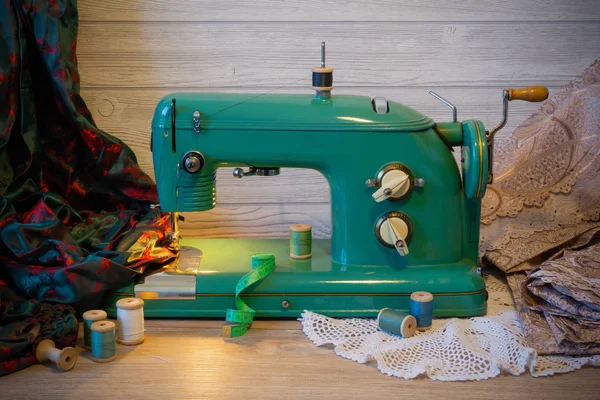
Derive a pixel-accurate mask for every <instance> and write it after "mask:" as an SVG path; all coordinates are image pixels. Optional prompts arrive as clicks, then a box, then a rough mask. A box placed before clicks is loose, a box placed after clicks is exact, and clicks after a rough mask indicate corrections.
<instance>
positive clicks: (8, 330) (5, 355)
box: [0, 301, 79, 376]
mask: <svg viewBox="0 0 600 400" xmlns="http://www.w3.org/2000/svg"><path fill="white" fill-rule="evenodd" d="M78 331H79V326H78V325H77V318H75V310H74V309H73V307H71V306H67V305H63V304H54V305H52V304H48V303H42V302H38V301H27V302H21V303H13V302H10V301H3V302H1V303H0V376H2V375H6V374H10V373H11V372H15V371H18V370H20V369H23V368H25V367H28V366H30V365H31V364H33V363H34V362H35V349H36V347H37V345H38V343H39V342H41V341H42V340H44V339H50V340H52V341H53V342H54V344H55V345H56V347H58V348H61V349H62V348H63V347H65V346H72V345H73V344H74V343H75V340H77V333H78Z"/></svg>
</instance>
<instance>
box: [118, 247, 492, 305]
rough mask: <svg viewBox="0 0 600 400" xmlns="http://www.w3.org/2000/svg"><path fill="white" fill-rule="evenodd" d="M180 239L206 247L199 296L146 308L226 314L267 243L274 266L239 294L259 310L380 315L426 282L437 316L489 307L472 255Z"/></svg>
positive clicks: (150, 302) (404, 302) (154, 302)
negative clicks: (437, 257)
mask: <svg viewBox="0 0 600 400" xmlns="http://www.w3.org/2000/svg"><path fill="white" fill-rule="evenodd" d="M181 244H182V245H183V246H192V247H197V248H201V249H202V251H203V256H202V261H201V262H200V268H199V270H198V274H197V280H196V293H197V296H196V300H145V305H144V312H145V314H146V316H150V317H153V316H154V317H168V316H170V317H224V316H225V310H226V309H227V308H231V307H233V306H234V305H235V301H234V299H235V285H236V283H237V281H238V280H239V279H240V278H241V277H242V276H243V275H244V274H246V273H247V272H248V271H250V259H251V256H252V254H255V253H260V252H264V251H266V250H267V249H268V251H269V252H271V253H273V254H275V261H276V269H275V272H274V273H272V274H271V275H270V276H268V277H267V278H266V279H264V280H263V281H262V282H260V283H259V284H258V285H255V286H253V287H251V288H250V289H249V290H248V291H247V293H249V294H247V295H246V294H244V295H242V298H243V299H244V301H245V302H246V303H247V304H248V305H249V306H250V307H252V308H253V309H255V310H256V316H258V317H293V316H299V315H300V313H302V312H303V311H304V310H311V311H315V312H320V313H324V314H326V315H331V316H343V315H348V316H350V315H351V316H375V315H377V312H378V311H379V310H380V309H381V308H384V307H390V308H397V309H405V310H408V306H409V298H410V294H411V293H412V292H415V291H418V290H424V289H427V290H428V291H430V292H431V293H433V294H434V296H435V297H434V298H435V300H434V301H435V303H434V310H435V315H436V316H438V317H440V316H472V315H480V314H484V313H485V309H486V307H485V298H486V292H485V285H484V282H483V280H482V279H481V278H480V276H479V275H477V273H476V271H475V267H474V266H473V264H472V263H471V262H470V261H469V260H459V261H457V262H455V263H451V264H437V265H420V266H413V267H406V268H402V269H394V268H389V267H387V266H385V267H382V266H379V267H377V266H349V265H343V264H338V263H336V262H333V261H331V256H330V241H329V240H325V239H317V240H314V241H313V257H312V258H310V259H307V260H294V259H292V258H290V256H289V241H288V240H286V239H181ZM245 293H246V292H245ZM131 295H133V286H131V287H128V288H123V291H122V293H121V294H119V295H113V296H112V297H111V298H110V299H109V304H111V306H110V307H109V312H110V311H112V312H113V313H114V312H115V309H114V306H112V304H114V302H116V300H118V298H121V297H128V296H131ZM283 301H287V302H288V303H289V307H288V308H284V307H283V306H282V302H283ZM111 307H112V308H111Z"/></svg>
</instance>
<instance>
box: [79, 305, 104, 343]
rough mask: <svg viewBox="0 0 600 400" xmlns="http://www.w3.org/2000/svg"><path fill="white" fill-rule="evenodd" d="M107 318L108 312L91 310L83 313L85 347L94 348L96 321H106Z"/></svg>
mask: <svg viewBox="0 0 600 400" xmlns="http://www.w3.org/2000/svg"><path fill="white" fill-rule="evenodd" d="M106 317H107V314H106V311H103V310H89V311H86V312H84V313H83V347H85V348H86V349H91V348H92V331H91V327H92V324H93V323H94V322H96V321H104V320H105V319H106Z"/></svg>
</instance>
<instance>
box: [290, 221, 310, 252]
mask: <svg viewBox="0 0 600 400" xmlns="http://www.w3.org/2000/svg"><path fill="white" fill-rule="evenodd" d="M290 257H292V258H294V259H296V260H303V259H306V258H310V257H312V226H311V225H309V224H294V225H292V226H291V227H290Z"/></svg>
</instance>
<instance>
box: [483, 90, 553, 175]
mask: <svg viewBox="0 0 600 400" xmlns="http://www.w3.org/2000/svg"><path fill="white" fill-rule="evenodd" d="M547 98H548V89H547V88H545V87H544V86H529V87H526V88H522V89H504V90H503V91H502V121H500V123H499V124H498V125H496V126H494V127H493V128H492V129H491V130H490V131H489V132H486V134H485V139H486V142H487V145H488V152H489V155H488V177H487V183H493V182H494V136H495V135H496V133H498V131H499V130H500V129H502V128H504V125H506V121H507V120H508V102H509V101H512V100H523V101H528V102H533V103H538V102H540V101H544V100H546V99H547Z"/></svg>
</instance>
